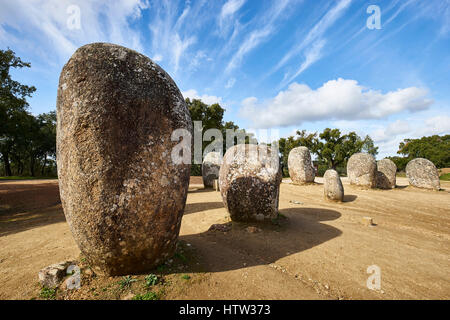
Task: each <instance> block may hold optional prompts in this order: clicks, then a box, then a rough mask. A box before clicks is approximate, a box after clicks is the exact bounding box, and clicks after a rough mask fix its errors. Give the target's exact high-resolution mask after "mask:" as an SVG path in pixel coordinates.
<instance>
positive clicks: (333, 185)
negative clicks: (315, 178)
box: [323, 169, 344, 202]
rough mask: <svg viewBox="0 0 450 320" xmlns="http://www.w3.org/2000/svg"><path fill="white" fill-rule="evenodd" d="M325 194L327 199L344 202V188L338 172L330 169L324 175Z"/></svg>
mask: <svg viewBox="0 0 450 320" xmlns="http://www.w3.org/2000/svg"><path fill="white" fill-rule="evenodd" d="M323 180H324V184H323V192H324V195H325V198H326V199H328V200H333V201H340V202H342V201H344V187H343V186H342V181H341V178H340V177H339V174H338V173H337V171H336V170H333V169H329V170H327V171H325V174H324V175H323Z"/></svg>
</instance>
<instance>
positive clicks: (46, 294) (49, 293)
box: [39, 287, 56, 300]
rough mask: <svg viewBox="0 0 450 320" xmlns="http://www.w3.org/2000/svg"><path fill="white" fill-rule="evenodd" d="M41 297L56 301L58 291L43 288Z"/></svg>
mask: <svg viewBox="0 0 450 320" xmlns="http://www.w3.org/2000/svg"><path fill="white" fill-rule="evenodd" d="M39 297H40V298H42V299H47V300H54V299H55V298H56V289H50V288H46V287H42V289H41V292H40V293H39Z"/></svg>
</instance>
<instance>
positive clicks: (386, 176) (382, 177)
mask: <svg viewBox="0 0 450 320" xmlns="http://www.w3.org/2000/svg"><path fill="white" fill-rule="evenodd" d="M396 174H397V166H396V165H395V163H394V162H393V161H392V160H390V159H382V160H380V161H377V175H376V184H377V188H380V189H393V188H395V184H396Z"/></svg>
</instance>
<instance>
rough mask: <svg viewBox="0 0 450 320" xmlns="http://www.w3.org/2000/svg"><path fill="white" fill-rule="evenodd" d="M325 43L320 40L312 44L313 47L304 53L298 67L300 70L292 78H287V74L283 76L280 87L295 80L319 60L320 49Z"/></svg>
mask: <svg viewBox="0 0 450 320" xmlns="http://www.w3.org/2000/svg"><path fill="white" fill-rule="evenodd" d="M325 42H326V41H325V40H323V39H320V40H318V41H316V42H314V43H313V45H312V46H311V47H310V48H309V49H308V50H307V51H306V53H305V60H304V61H303V63H302V64H301V65H300V68H299V69H298V70H297V72H296V73H294V75H292V76H289V74H285V76H284V80H283V82H282V85H281V87H284V85H285V84H287V83H289V82H291V81H292V80H294V79H295V78H297V77H298V76H299V75H300V74H301V73H302V72H303V71H305V70H306V69H308V68H309V67H310V66H311V65H312V64H313V63H314V62H316V61H317V60H319V59H320V58H321V56H322V48H323V47H324V46H325Z"/></svg>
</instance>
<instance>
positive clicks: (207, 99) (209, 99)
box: [181, 89, 223, 104]
mask: <svg viewBox="0 0 450 320" xmlns="http://www.w3.org/2000/svg"><path fill="white" fill-rule="evenodd" d="M181 94H182V95H183V97H184V98H185V99H186V98H189V99H200V100H202V101H203V102H204V103H206V104H214V103H219V104H223V103H222V98H221V97H216V96H210V95H207V94H204V95H199V94H198V92H197V90H194V89H190V90H187V91H183V92H181Z"/></svg>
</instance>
